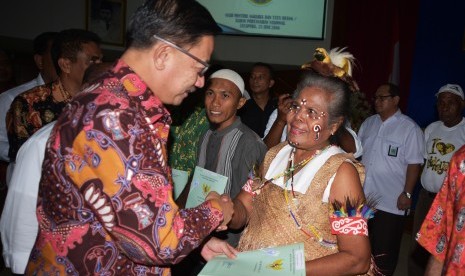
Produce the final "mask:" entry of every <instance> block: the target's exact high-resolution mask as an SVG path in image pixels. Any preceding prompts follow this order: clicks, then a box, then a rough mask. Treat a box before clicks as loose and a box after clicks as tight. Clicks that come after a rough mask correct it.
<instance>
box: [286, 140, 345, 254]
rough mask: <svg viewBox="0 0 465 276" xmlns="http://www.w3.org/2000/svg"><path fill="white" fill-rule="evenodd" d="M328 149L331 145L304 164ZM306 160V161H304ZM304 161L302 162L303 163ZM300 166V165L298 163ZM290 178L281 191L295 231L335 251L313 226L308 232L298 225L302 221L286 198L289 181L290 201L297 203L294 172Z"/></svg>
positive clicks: (287, 197)
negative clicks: (297, 230)
mask: <svg viewBox="0 0 465 276" xmlns="http://www.w3.org/2000/svg"><path fill="white" fill-rule="evenodd" d="M329 147H331V145H329V146H327V147H325V148H324V149H322V150H318V151H316V152H315V154H313V155H312V156H311V157H310V158H308V161H306V163H305V164H307V163H308V162H310V160H312V159H313V158H315V157H316V156H317V155H320V154H321V153H323V152H324V151H325V150H326V149H328V148H329ZM294 152H295V148H294V149H293V152H292V154H291V156H290V158H289V162H290V168H292V167H293V166H294ZM305 160H307V159H305ZM305 160H304V161H305ZM299 164H300V163H299ZM290 176H291V177H290V178H288V180H287V181H286V183H285V185H284V189H283V192H284V199H285V200H286V204H287V209H288V211H289V214H290V216H291V218H292V220H293V221H294V223H295V225H296V226H297V229H299V230H300V231H301V232H302V233H304V234H305V235H306V236H308V237H310V238H311V239H316V240H317V241H318V243H319V244H320V245H322V246H324V247H328V248H331V249H335V248H336V243H335V242H332V241H328V240H326V239H323V237H322V236H321V235H320V233H319V232H318V230H317V229H316V228H315V226H313V225H311V224H310V225H308V229H309V230H310V231H308V230H306V229H305V228H304V227H302V224H301V223H299V221H302V220H301V219H298V217H297V215H296V214H295V213H294V212H293V211H292V207H291V204H290V200H289V196H288V192H287V189H286V188H287V186H288V183H289V180H290V184H291V193H292V201H293V202H294V204H296V203H297V198H296V196H295V194H294V170H291V171H290Z"/></svg>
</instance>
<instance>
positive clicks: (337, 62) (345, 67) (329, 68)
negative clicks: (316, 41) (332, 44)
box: [301, 48, 359, 92]
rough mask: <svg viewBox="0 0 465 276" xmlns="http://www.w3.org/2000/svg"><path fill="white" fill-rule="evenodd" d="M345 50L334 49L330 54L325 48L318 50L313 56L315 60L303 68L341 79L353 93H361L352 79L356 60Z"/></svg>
mask: <svg viewBox="0 0 465 276" xmlns="http://www.w3.org/2000/svg"><path fill="white" fill-rule="evenodd" d="M345 49H346V48H342V49H340V48H333V49H331V50H330V51H329V53H328V52H327V51H326V50H325V49H324V48H317V49H316V50H315V53H314V54H313V57H314V59H313V60H312V61H310V62H307V63H305V64H304V65H302V67H301V68H302V69H312V70H314V71H315V72H317V73H319V74H320V75H322V76H326V77H336V78H339V79H341V80H342V81H344V82H345V83H347V84H348V85H349V88H350V90H352V92H356V91H359V88H358V85H357V82H355V80H354V79H353V78H352V67H353V66H354V61H355V58H354V56H353V55H352V54H351V53H349V52H345V51H344V50H345Z"/></svg>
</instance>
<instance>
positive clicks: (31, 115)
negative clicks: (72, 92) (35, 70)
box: [6, 80, 67, 161]
mask: <svg viewBox="0 0 465 276" xmlns="http://www.w3.org/2000/svg"><path fill="white" fill-rule="evenodd" d="M60 85H61V84H60V81H59V80H56V81H54V82H52V83H48V84H43V85H40V86H36V87H34V88H32V89H30V90H28V91H26V92H24V93H21V94H19V95H18V96H16V98H15V99H14V100H13V102H12V103H11V106H10V110H9V111H8V114H7V118H6V120H7V132H8V142H9V144H10V148H9V151H8V156H9V158H10V160H12V161H14V160H15V159H16V154H17V153H18V150H19V148H20V147H21V146H22V144H24V142H26V140H27V139H28V138H29V137H31V136H32V134H34V133H35V132H36V131H37V130H39V129H40V128H41V127H43V126H45V125H46V124H48V123H50V122H52V121H55V120H56V119H57V118H58V116H59V115H60V114H61V111H62V110H63V108H64V107H65V105H66V103H67V101H61V102H59V101H56V100H55V98H53V91H55V90H59V89H60V88H59V87H58V86H60Z"/></svg>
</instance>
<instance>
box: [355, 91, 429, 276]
mask: <svg viewBox="0 0 465 276" xmlns="http://www.w3.org/2000/svg"><path fill="white" fill-rule="evenodd" d="M399 101H400V91H399V88H398V86H397V85H395V84H392V83H386V84H382V85H381V86H379V87H378V89H377V90H376V92H375V97H374V106H375V110H376V112H377V114H375V115H373V116H370V117H368V118H367V119H366V120H365V121H364V122H363V123H362V125H361V127H360V130H359V132H358V137H359V138H360V140H361V142H362V147H363V155H362V160H361V161H362V163H363V165H364V166H365V169H366V179H365V185H364V186H363V189H364V192H365V195H366V196H367V197H372V198H376V199H377V205H376V208H377V211H376V214H375V216H374V218H373V219H371V220H369V221H368V230H369V233H370V244H371V250H372V254H373V256H374V261H375V263H376V265H377V266H378V268H379V269H380V271H381V273H383V274H384V275H392V274H393V273H394V271H395V269H396V266H397V259H398V255H399V249H400V243H401V240H402V234H403V232H404V224H405V218H406V214H408V210H409V209H410V207H411V204H412V198H411V196H412V193H413V189H414V187H415V184H416V182H417V179H418V177H419V175H420V170H421V164H423V157H424V149H425V146H424V144H425V139H424V136H423V132H422V130H421V129H420V127H419V126H418V125H417V124H416V123H415V122H414V121H413V120H412V119H411V118H410V117H408V116H406V115H404V114H402V112H401V111H400V109H399Z"/></svg>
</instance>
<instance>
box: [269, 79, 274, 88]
mask: <svg viewBox="0 0 465 276" xmlns="http://www.w3.org/2000/svg"><path fill="white" fill-rule="evenodd" d="M273 85H274V80H270V85H268V87H269V88H271V87H273Z"/></svg>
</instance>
